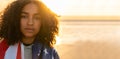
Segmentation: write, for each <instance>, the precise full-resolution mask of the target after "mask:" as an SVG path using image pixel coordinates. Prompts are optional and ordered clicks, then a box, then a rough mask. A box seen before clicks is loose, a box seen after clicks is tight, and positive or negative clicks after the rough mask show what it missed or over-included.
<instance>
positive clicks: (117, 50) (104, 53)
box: [56, 41, 120, 59]
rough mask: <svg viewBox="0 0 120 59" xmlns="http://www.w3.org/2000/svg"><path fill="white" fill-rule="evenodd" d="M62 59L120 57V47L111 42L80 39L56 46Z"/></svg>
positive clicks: (107, 58)
mask: <svg viewBox="0 0 120 59" xmlns="http://www.w3.org/2000/svg"><path fill="white" fill-rule="evenodd" d="M56 50H57V51H58V53H59V55H60V58H61V59H120V47H119V45H116V44H114V43H110V42H102V41H101V42H92V41H78V42H75V43H74V44H61V45H57V46H56Z"/></svg>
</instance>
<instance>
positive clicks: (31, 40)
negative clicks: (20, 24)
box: [22, 38, 35, 45]
mask: <svg viewBox="0 0 120 59" xmlns="http://www.w3.org/2000/svg"><path fill="white" fill-rule="evenodd" d="M34 39H35V38H23V39H22V42H23V43H24V44H27V45H29V44H32V43H33V42H34Z"/></svg>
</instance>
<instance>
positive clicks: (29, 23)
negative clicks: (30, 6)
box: [27, 17, 34, 25]
mask: <svg viewBox="0 0 120 59" xmlns="http://www.w3.org/2000/svg"><path fill="white" fill-rule="evenodd" d="M27 24H28V25H33V24H34V22H33V18H32V17H29V19H28V22H27Z"/></svg>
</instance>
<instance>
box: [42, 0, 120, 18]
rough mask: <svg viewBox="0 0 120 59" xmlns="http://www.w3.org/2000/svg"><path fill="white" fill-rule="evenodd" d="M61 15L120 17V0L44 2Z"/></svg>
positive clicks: (61, 0)
mask: <svg viewBox="0 0 120 59" xmlns="http://www.w3.org/2000/svg"><path fill="white" fill-rule="evenodd" d="M43 1H44V2H45V3H46V4H47V5H48V6H49V7H50V8H51V9H52V10H53V11H55V12H56V13H57V14H60V15H77V16H78V15H79V16H81V15H82V16H84V15H85V16H89V15H93V16H94V15H98V16H101V15H102V16H120V0H43Z"/></svg>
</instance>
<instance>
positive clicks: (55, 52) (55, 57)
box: [47, 47, 60, 59]
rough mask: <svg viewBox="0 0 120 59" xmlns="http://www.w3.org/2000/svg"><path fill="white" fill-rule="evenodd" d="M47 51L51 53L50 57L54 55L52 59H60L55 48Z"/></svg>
mask: <svg viewBox="0 0 120 59" xmlns="http://www.w3.org/2000/svg"><path fill="white" fill-rule="evenodd" d="M47 50H48V52H49V53H50V55H52V57H53V58H54V59H60V58H59V55H58V53H57V51H56V49H55V48H54V47H51V48H48V49H47Z"/></svg>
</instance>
